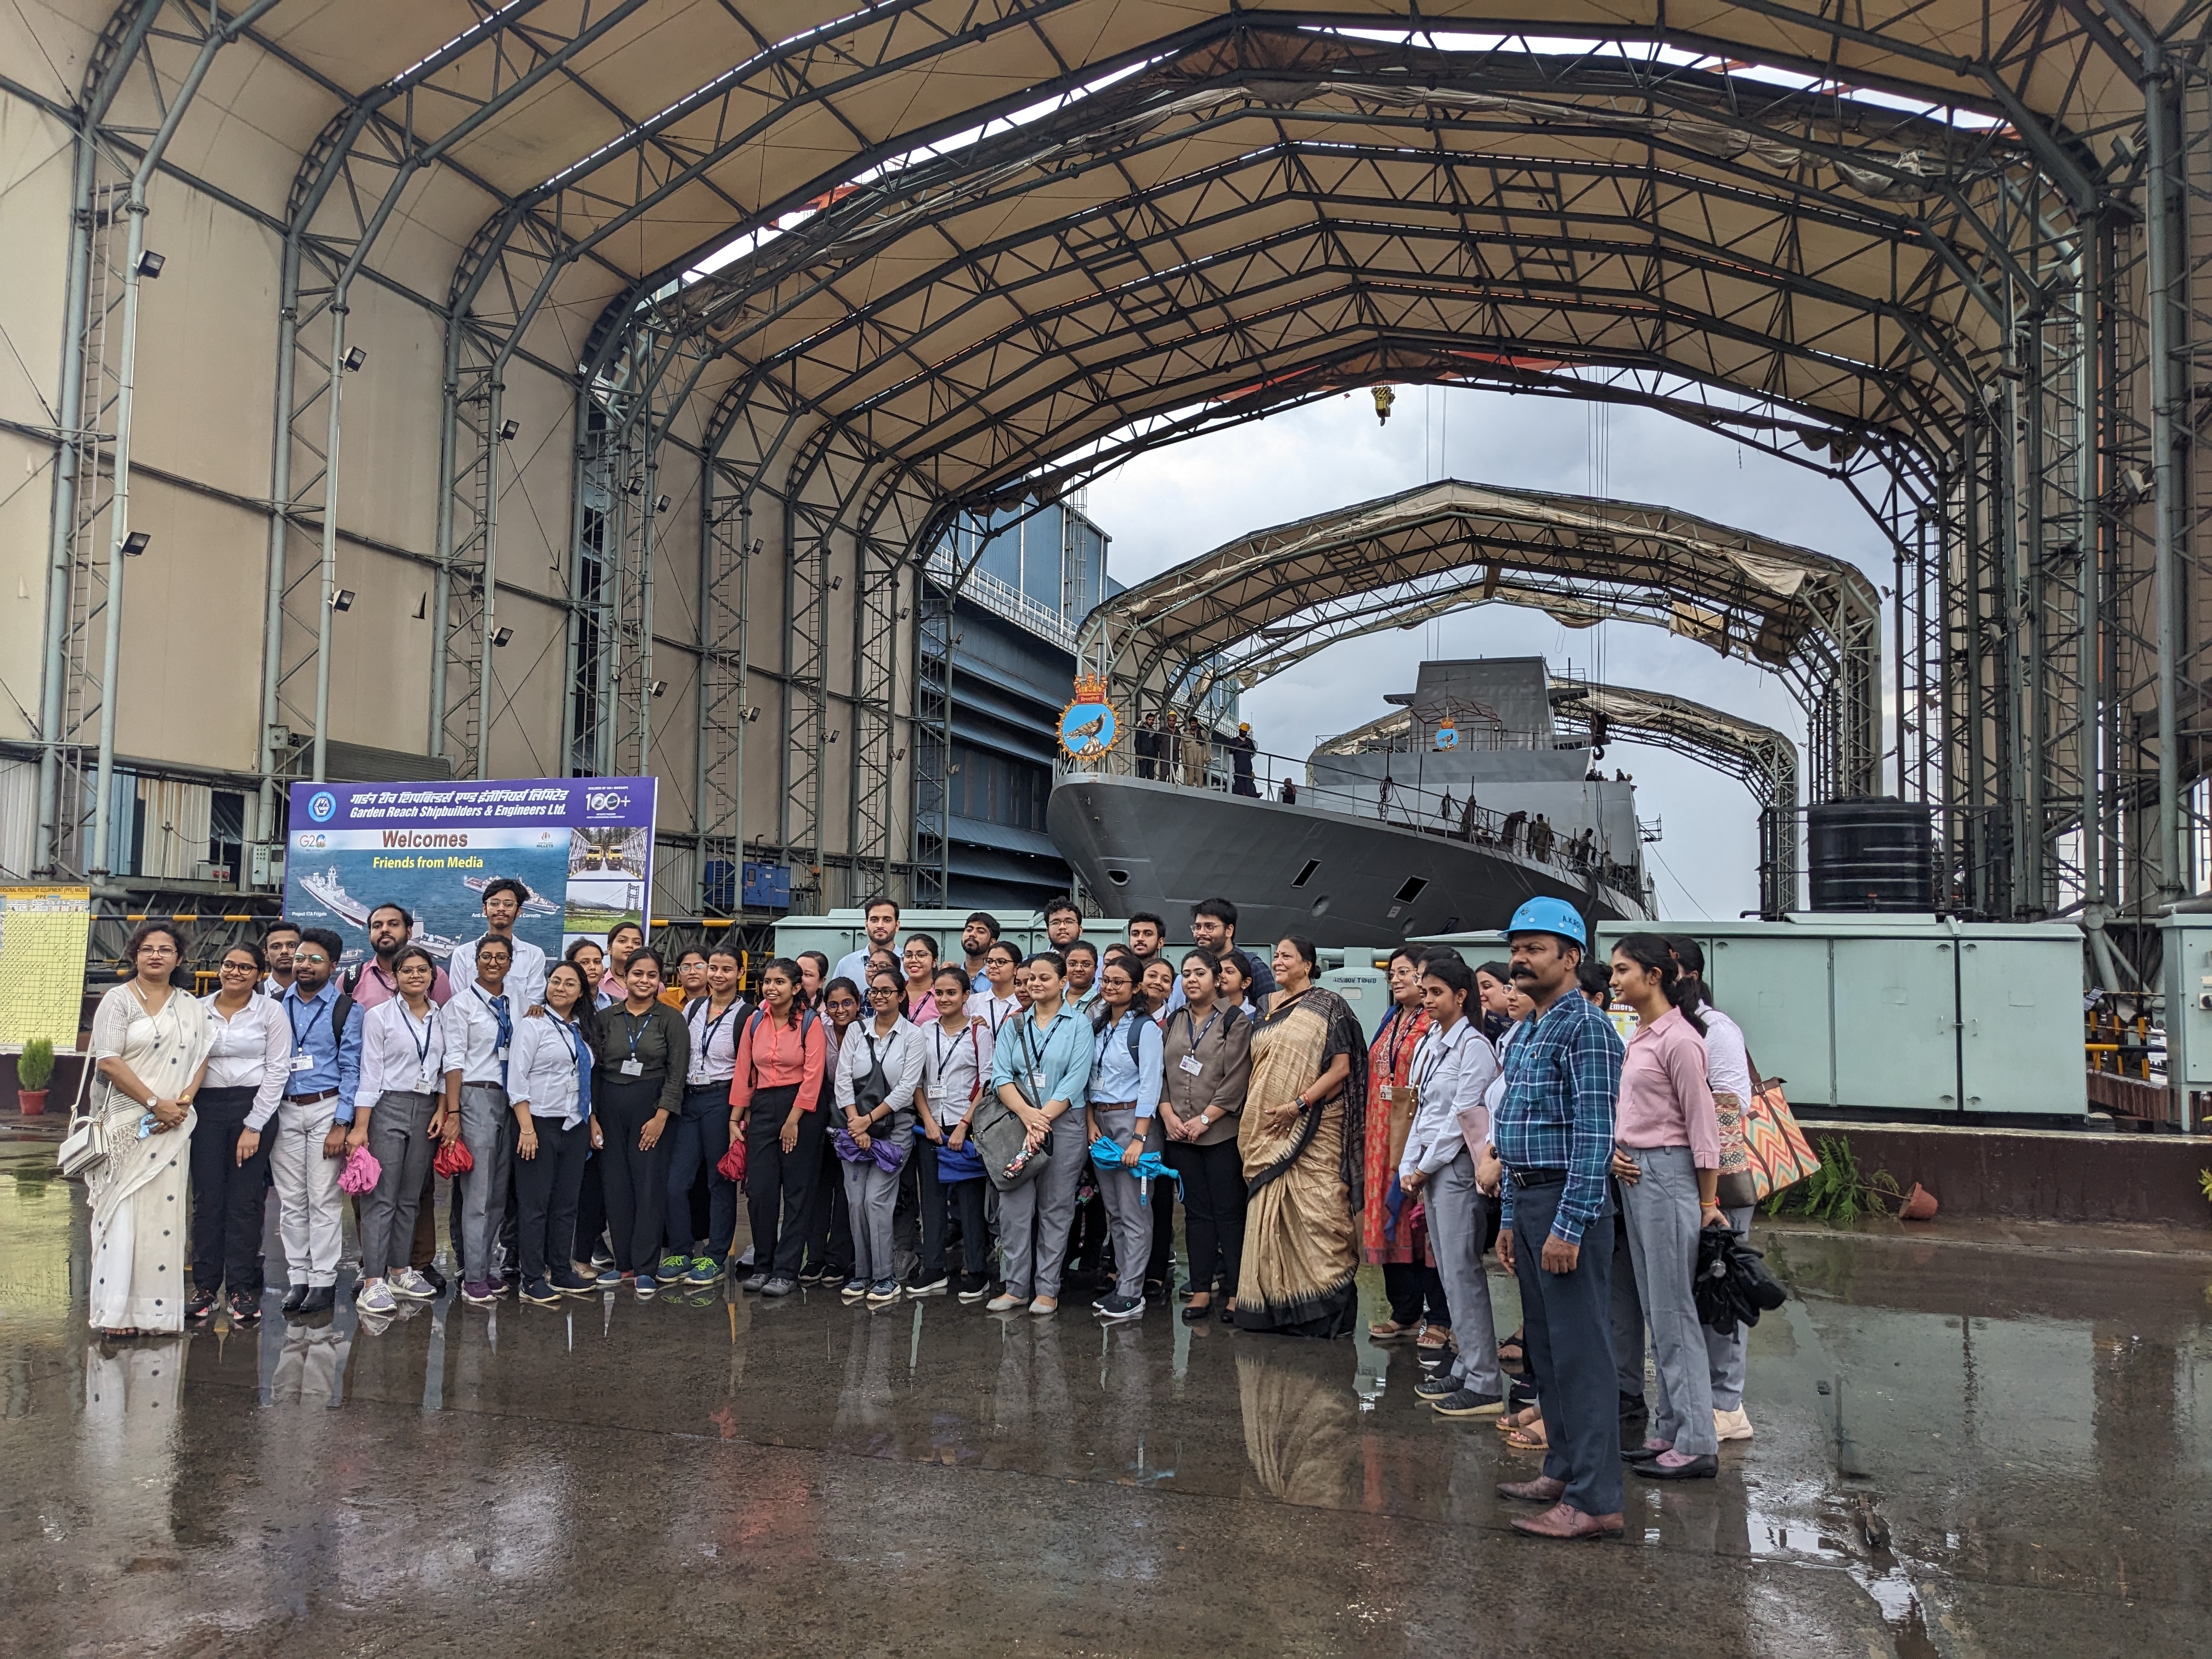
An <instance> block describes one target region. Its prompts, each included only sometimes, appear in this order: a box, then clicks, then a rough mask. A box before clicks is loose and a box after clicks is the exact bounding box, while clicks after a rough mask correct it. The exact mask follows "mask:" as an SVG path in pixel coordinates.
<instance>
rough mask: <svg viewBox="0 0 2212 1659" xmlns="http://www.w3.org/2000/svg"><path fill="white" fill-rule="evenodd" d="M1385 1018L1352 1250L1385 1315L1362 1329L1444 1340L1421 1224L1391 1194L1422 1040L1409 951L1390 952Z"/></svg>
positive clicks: (1414, 1209) (1376, 1045)
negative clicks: (1370, 1270) (1377, 1288)
mask: <svg viewBox="0 0 2212 1659" xmlns="http://www.w3.org/2000/svg"><path fill="white" fill-rule="evenodd" d="M1389 974H1390V1012H1389V1013H1387V1014H1385V1015H1384V1016H1383V1024H1381V1026H1380V1027H1378V1028H1377V1029H1376V1033H1375V1040H1374V1042H1370V1043H1369V1044H1368V1045H1367V1132H1366V1135H1365V1138H1364V1139H1365V1144H1364V1147H1363V1148H1362V1160H1363V1163H1364V1171H1363V1181H1362V1186H1363V1188H1364V1194H1363V1195H1364V1200H1365V1202H1364V1204H1363V1205H1362V1206H1361V1210H1360V1250H1361V1254H1362V1255H1364V1256H1365V1257H1366V1259H1367V1260H1368V1261H1372V1262H1377V1263H1380V1264H1381V1266H1382V1268H1383V1295H1384V1297H1387V1298H1388V1299H1389V1304H1390V1313H1389V1317H1388V1318H1385V1319H1378V1320H1376V1322H1374V1323H1372V1324H1370V1326H1368V1328H1367V1334H1368V1335H1369V1336H1370V1337H1372V1338H1374V1339H1375V1340H1376V1341H1377V1342H1395V1341H1398V1340H1401V1339H1402V1338H1406V1337H1415V1338H1418V1337H1421V1336H1424V1335H1427V1336H1430V1337H1432V1338H1433V1346H1434V1347H1435V1348H1437V1350H1438V1351H1439V1352H1441V1351H1442V1350H1443V1348H1444V1347H1445V1346H1448V1345H1449V1343H1450V1341H1451V1306H1450V1304H1449V1300H1448V1298H1447V1297H1445V1295H1444V1287H1443V1280H1442V1279H1438V1278H1437V1269H1436V1264H1435V1260H1434V1257H1433V1256H1432V1255H1431V1252H1430V1249H1429V1228H1428V1218H1427V1216H1426V1214H1425V1212H1424V1211H1423V1208H1422V1206H1420V1204H1419V1203H1418V1202H1417V1201H1415V1200H1413V1199H1411V1198H1407V1196H1406V1195H1405V1194H1403V1193H1402V1192H1401V1191H1400V1190H1398V1188H1397V1178H1398V1159H1399V1157H1400V1155H1401V1153H1403V1152H1404V1151H1405V1150H1406V1137H1407V1134H1408V1133H1410V1132H1411V1131H1412V1129H1413V1055H1414V1053H1415V1051H1416V1050H1418V1049H1419V1048H1420V1046H1421V1039H1422V1038H1423V1037H1425V1036H1427V1035H1428V1034H1429V1015H1428V1011H1427V1010H1426V1009H1425V1008H1424V1007H1422V1006H1421V972H1420V958H1419V956H1417V955H1416V954H1415V953H1414V951H1413V947H1412V946H1410V945H1400V946H1399V947H1398V948H1397V949H1396V950H1395V951H1392V952H1391V953H1390V961H1389Z"/></svg>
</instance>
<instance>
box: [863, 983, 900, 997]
mask: <svg viewBox="0 0 2212 1659" xmlns="http://www.w3.org/2000/svg"><path fill="white" fill-rule="evenodd" d="M868 994H869V995H870V996H872V997H895V996H896V995H897V994H898V989H897V987H896V986H890V985H871V986H870V987H868Z"/></svg>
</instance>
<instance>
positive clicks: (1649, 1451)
mask: <svg viewBox="0 0 2212 1659" xmlns="http://www.w3.org/2000/svg"><path fill="white" fill-rule="evenodd" d="M1673 1449H1674V1448H1673V1447H1671V1446H1623V1447H1622V1448H1621V1449H1620V1461H1621V1462H1624V1463H1649V1462H1650V1461H1651V1460H1652V1459H1653V1458H1655V1457H1656V1456H1658V1455H1659V1454H1660V1453H1661V1452H1663V1451H1672V1450H1673Z"/></svg>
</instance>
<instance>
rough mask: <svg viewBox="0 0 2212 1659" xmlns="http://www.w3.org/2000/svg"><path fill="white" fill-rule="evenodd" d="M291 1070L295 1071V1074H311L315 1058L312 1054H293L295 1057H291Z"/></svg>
mask: <svg viewBox="0 0 2212 1659" xmlns="http://www.w3.org/2000/svg"><path fill="white" fill-rule="evenodd" d="M292 1069H293V1070H294V1071H295V1072H312V1071H313V1070H314V1069H315V1057H314V1056H313V1054H295V1055H293V1056H292Z"/></svg>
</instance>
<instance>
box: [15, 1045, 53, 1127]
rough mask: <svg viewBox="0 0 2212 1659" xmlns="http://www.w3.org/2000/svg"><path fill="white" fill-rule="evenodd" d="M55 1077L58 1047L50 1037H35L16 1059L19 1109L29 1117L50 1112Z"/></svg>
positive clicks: (17, 1106) (16, 1089) (16, 1093)
mask: <svg viewBox="0 0 2212 1659" xmlns="http://www.w3.org/2000/svg"><path fill="white" fill-rule="evenodd" d="M53 1078H54V1045H53V1042H52V1040H51V1039H50V1038H46V1037H33V1038H32V1039H31V1040H30V1041H29V1042H27V1043H25V1044H24V1045H23V1052H22V1053H21V1054H18V1055H17V1056H16V1057H15V1106H16V1109H17V1110H19V1111H21V1113H22V1114H23V1115H24V1116H25V1117H37V1116H38V1115H40V1114H41V1113H42V1112H44V1111H45V1110H46V1085H47V1084H49V1083H51V1082H52V1081H53Z"/></svg>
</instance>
